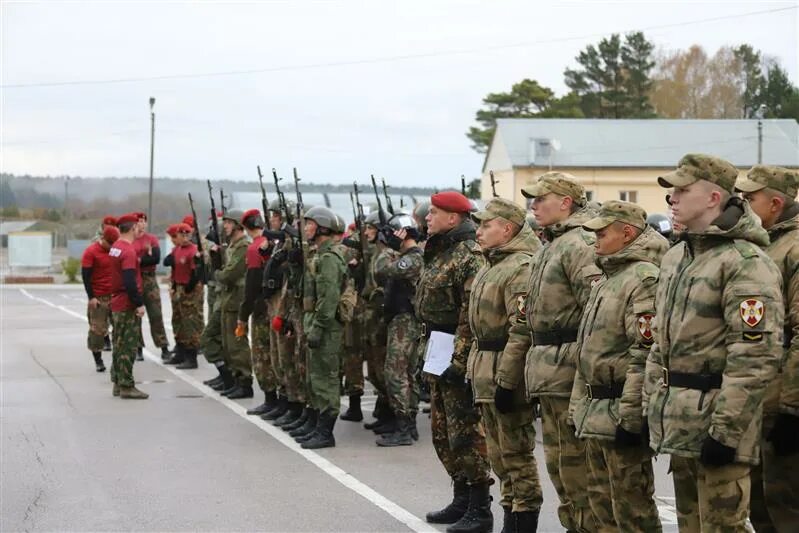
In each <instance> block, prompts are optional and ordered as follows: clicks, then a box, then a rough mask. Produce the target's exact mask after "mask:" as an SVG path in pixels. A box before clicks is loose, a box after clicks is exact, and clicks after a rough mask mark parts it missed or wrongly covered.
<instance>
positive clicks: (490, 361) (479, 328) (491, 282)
mask: <svg viewBox="0 0 799 533" xmlns="http://www.w3.org/2000/svg"><path fill="white" fill-rule="evenodd" d="M540 247H541V241H539V240H538V237H536V236H535V233H533V230H532V229H531V228H530V226H529V225H527V224H525V225H524V226H522V229H521V231H520V232H519V233H518V234H517V235H516V236H515V237H514V238H513V239H511V240H510V241H509V242H508V243H507V244H505V245H503V246H500V247H498V248H496V249H492V250H483V255H484V256H485V258H486V263H485V264H484V265H483V266H482V267H481V268H480V270H479V271H478V272H477V275H476V276H475V277H474V283H472V292H471V295H470V296H469V327H470V328H471V330H472V335H474V341H473V342H472V348H471V351H470V352H469V362H468V370H467V373H466V377H467V379H469V380H471V382H472V388H473V391H474V398H475V401H476V402H478V403H487V402H493V401H494V391H495V389H496V384H497V383H499V384H500V385H502V386H503V387H505V388H508V389H516V390H517V392H518V396H519V397H518V398H517V400H518V401H519V403H522V402H523V401H524V388H523V387H517V384H518V383H519V382H520V381H521V378H522V376H521V368H519V369H517V370H518V371H519V375H517V376H516V377H515V379H514V380H513V381H511V382H509V381H508V380H506V379H502V378H499V377H498V376H497V375H496V374H497V372H496V369H497V367H498V365H499V364H500V361H501V360H502V357H503V355H502V349H499V350H497V349H496V348H492V349H485V348H484V349H480V348H479V347H478V342H479V341H502V342H505V341H506V340H507V338H508V330H509V329H510V326H511V323H512V322H513V320H515V318H516V313H517V312H518V310H519V306H521V305H524V295H525V294H526V293H527V282H528V281H529V280H530V260H531V258H532V256H533V254H534V253H535V251H536V250H538V249H539V248H540Z"/></svg>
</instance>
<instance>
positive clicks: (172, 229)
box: [166, 224, 179, 237]
mask: <svg viewBox="0 0 799 533" xmlns="http://www.w3.org/2000/svg"><path fill="white" fill-rule="evenodd" d="M178 225H179V224H170V225H169V226H168V227H167V228H166V234H167V235H169V236H170V237H174V236H176V235H177V234H178Z"/></svg>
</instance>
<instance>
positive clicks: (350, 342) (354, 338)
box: [339, 225, 372, 422]
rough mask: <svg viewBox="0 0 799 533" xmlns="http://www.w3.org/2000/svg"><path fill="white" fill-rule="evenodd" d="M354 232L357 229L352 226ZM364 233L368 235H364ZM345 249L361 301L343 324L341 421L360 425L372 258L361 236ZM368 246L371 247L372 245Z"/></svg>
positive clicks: (349, 241) (354, 236) (348, 240)
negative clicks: (366, 293) (365, 253)
mask: <svg viewBox="0 0 799 533" xmlns="http://www.w3.org/2000/svg"><path fill="white" fill-rule="evenodd" d="M352 229H353V230H354V229H355V226H354V225H353V228H352ZM364 234H365V232H364ZM342 243H343V244H344V245H345V246H346V250H345V254H344V258H345V259H346V260H347V265H348V267H349V274H350V276H352V277H353V279H356V280H357V287H358V300H357V303H356V311H355V317H354V318H353V320H351V321H350V322H347V323H346V324H344V334H343V343H342V344H343V345H342V351H341V373H342V377H343V378H344V394H345V395H346V396H347V397H348V398H349V405H348V406H347V410H346V411H345V412H343V413H341V416H340V417H339V418H341V420H346V421H348V422H360V421H361V420H363V411H362V410H361V396H363V387H364V376H363V361H364V336H365V335H366V331H365V328H364V325H365V324H364V314H365V311H366V301H365V300H364V299H363V296H362V292H363V289H364V286H365V284H366V274H367V273H366V268H367V266H368V263H369V259H370V257H368V256H367V257H366V258H365V259H364V258H363V257H361V256H362V255H363V254H362V253H361V242H360V235H359V234H358V233H352V234H351V235H349V236H348V237H346V238H345V239H343V240H342ZM366 247H368V248H372V246H371V245H370V244H367V245H366Z"/></svg>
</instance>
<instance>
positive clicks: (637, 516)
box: [585, 439, 662, 533]
mask: <svg viewBox="0 0 799 533" xmlns="http://www.w3.org/2000/svg"><path fill="white" fill-rule="evenodd" d="M585 446H586V454H587V460H588V500H589V502H590V504H591V511H592V512H593V516H594V520H595V523H596V531H597V532H598V533H613V532H616V531H625V532H627V531H629V532H630V533H654V532H658V531H661V530H662V526H661V524H660V517H659V516H658V509H657V505H656V504H655V474H654V472H653V470H652V452H651V451H650V450H649V449H647V448H644V447H643V446H641V447H638V448H617V447H616V446H615V445H614V444H613V443H611V442H607V441H602V440H599V439H587V440H586V445H585Z"/></svg>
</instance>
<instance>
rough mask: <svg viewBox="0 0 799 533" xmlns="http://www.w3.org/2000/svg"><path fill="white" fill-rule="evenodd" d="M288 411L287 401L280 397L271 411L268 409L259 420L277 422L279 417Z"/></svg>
mask: <svg viewBox="0 0 799 533" xmlns="http://www.w3.org/2000/svg"><path fill="white" fill-rule="evenodd" d="M288 409H289V401H288V399H287V398H286V397H285V396H281V397H280V399H278V401H277V403H276V404H275V407H274V408H273V409H270V410H269V411H267V412H265V413H264V414H262V415H261V420H277V419H278V418H280V417H281V416H283V415H285V414H286V411H288Z"/></svg>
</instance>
